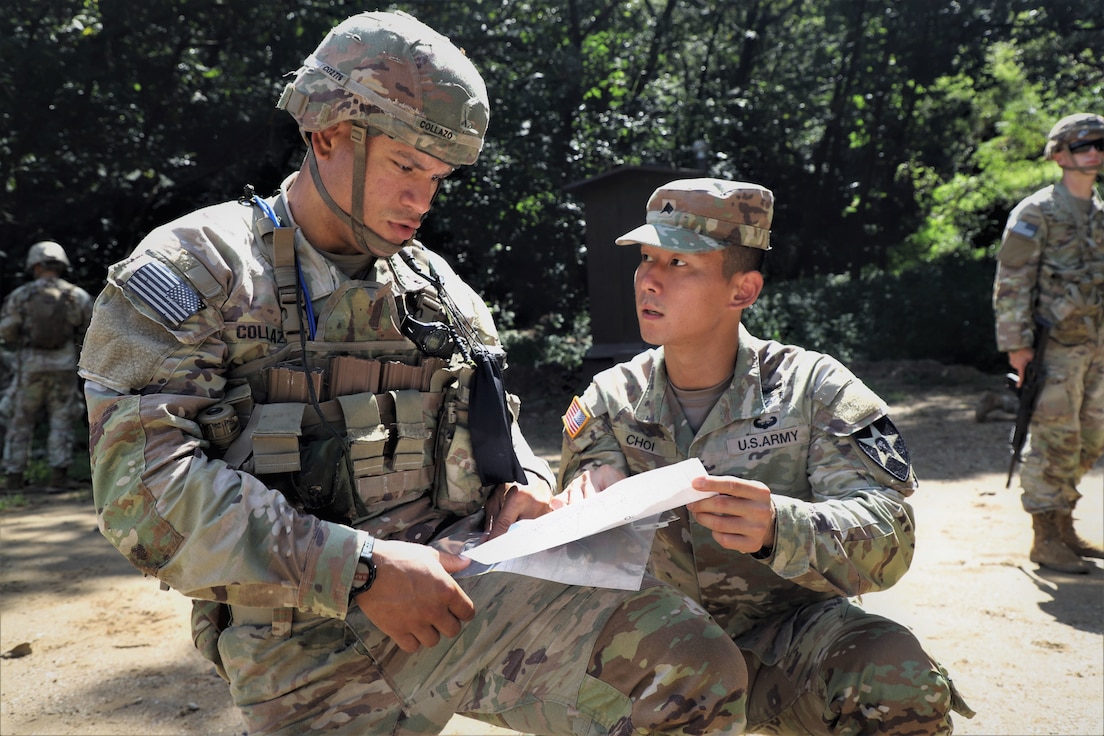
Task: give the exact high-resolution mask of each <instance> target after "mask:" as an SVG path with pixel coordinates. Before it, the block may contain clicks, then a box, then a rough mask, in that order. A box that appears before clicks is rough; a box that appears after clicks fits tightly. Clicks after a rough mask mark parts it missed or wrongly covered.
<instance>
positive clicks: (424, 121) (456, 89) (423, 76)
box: [276, 11, 490, 166]
mask: <svg viewBox="0 0 1104 736" xmlns="http://www.w3.org/2000/svg"><path fill="white" fill-rule="evenodd" d="M276 107H277V108H280V109H284V110H287V111H288V112H289V113H290V114H291V116H292V117H293V118H295V120H296V122H298V123H299V127H300V129H302V130H304V131H310V132H315V131H320V130H324V129H325V128H328V127H330V126H332V125H336V124H337V123H341V122H344V121H346V120H351V121H353V122H355V123H359V124H362V125H365V126H366V127H369V128H370V129H371V130H370V132H372V133H373V134H375V133H381V132H382V133H384V134H385V135H387V136H389V137H390V138H394V139H395V140H398V141H401V142H402V143H406V144H408V145H411V146H413V147H414V148H416V149H418V150H419V151H422V152H423V153H427V154H429V155H430V156H433V157H434V158H437V159H440V160H441V161H444V162H445V163H447V164H450V165H452V166H465V165H468V164H473V163H475V160H476V158H478V156H479V152H480V151H481V150H482V148H483V137H484V135H485V134H486V132H487V124H488V119H489V116H490V105H489V103H488V100H487V88H486V85H485V84H484V82H483V78H482V77H481V76H480V75H479V72H478V71H476V68H475V65H474V64H472V62H471V61H470V60H469V59H468V57H467V56H465V54H464V52H463V51H462V50H461V49H460V48H458V47H457V46H455V45H453V43H452V42H451V41H449V39H448V38H446V37H445V36H443V35H441V34H440V33H438V32H437V31H435V30H433V29H432V28H430V27H429V26H427V25H425V24H424V23H422V22H421V21H419V20H417V19H416V18H414V17H413V16H411V15H408V14H406V13H403V12H401V11H395V12H389V13H385V12H371V13H360V14H358V15H354V16H352V17H350V18H347V19H345V20H344V21H342V22H341V23H339V24H338V25H337V26H335V27H334V28H333V29H332V30H331V31H330V32H329V34H327V35H326V38H324V39H323V40H322V43H320V44H319V45H318V48H317V49H315V51H314V53H312V54H311V55H310V56H308V57H307V58H306V59H305V60H304V61H303V65H302V66H301V67H300V68H299V70H298V71H297V72H295V78H294V79H293V80H292V81H291V82H289V83H288V84H287V86H286V87H284V92H283V95H281V97H280V101H279V102H278V103H276Z"/></svg>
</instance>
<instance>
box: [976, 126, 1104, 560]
mask: <svg viewBox="0 0 1104 736" xmlns="http://www.w3.org/2000/svg"><path fill="white" fill-rule="evenodd" d="M1043 155H1044V157H1045V158H1046V159H1047V160H1050V161H1053V162H1054V163H1056V164H1057V165H1058V166H1059V168H1060V169H1061V172H1062V178H1061V181H1059V182H1058V183H1056V184H1054V185H1052V186H1048V187H1045V188H1043V189H1041V190H1039V191H1038V192H1035V193H1034V194H1032V195H1030V196H1028V197H1027V198H1025V199H1024V200H1023V201H1021V202H1020V203H1019V204H1018V205H1016V207H1015V208H1014V209H1013V210H1012V212H1011V214H1010V215H1009V217H1008V224H1007V225H1006V226H1005V229H1004V235H1003V237H1002V239H1001V246H1000V250H999V252H998V254H997V271H996V277H995V279H994V283H993V309H994V313H995V316H996V332H997V347H998V349H999V350H1001V352H1005V353H1007V354H1008V363H1009V365H1011V366H1012V368H1013V369H1014V370H1015V371H1016V373H1017V376H1018V378H1019V380H1020V381H1021V382H1022V380H1023V377H1024V374H1025V371H1026V369H1027V368H1028V366H1029V365H1031V364H1032V362H1033V361H1034V360H1035V355H1036V352H1037V351H1040V352H1042V354H1043V355H1044V356H1045V357H1044V358H1043V361H1042V365H1041V366H1037V368H1039V369H1040V371H1039V372H1040V373H1042V374H1045V376H1046V378H1045V382H1044V384H1043V388H1042V391H1041V392H1040V394H1039V396H1038V398H1037V400H1036V404H1035V410H1034V413H1033V415H1032V418H1031V424H1030V428H1029V434H1028V439H1027V446H1026V449H1025V451H1024V453H1023V465H1022V468H1021V470H1020V486H1021V489H1022V493H1021V496H1020V498H1021V501H1022V503H1023V507H1024V510H1025V511H1027V512H1028V513H1029V514H1031V518H1032V524H1033V527H1034V532H1035V535H1034V539H1033V542H1032V546H1031V551H1030V558H1031V560H1032V561H1033V562H1036V563H1038V564H1039V565H1041V566H1043V567H1047V568H1050V569H1054V570H1059V571H1062V572H1072V573H1084V572H1088V571H1089V570H1090V568H1091V567H1092V566H1091V565H1090V564H1089V563H1087V562H1086V561H1085V558H1098V559H1100V558H1104V549H1101V547H1100V546H1099V545H1097V544H1094V543H1092V542H1089V541H1086V540H1085V539H1082V538H1081V537H1080V536H1079V535H1078V534H1077V533H1076V532H1075V530H1074V527H1073V522H1074V519H1073V511H1074V509H1075V508H1076V506H1077V502H1078V500H1079V499H1080V498H1081V493H1080V491H1079V490H1078V485H1079V484H1080V482H1081V479H1082V478H1083V477H1084V475H1085V473H1086V472H1088V470H1089V468H1091V467H1092V466H1093V464H1094V463H1095V462H1096V461H1097V459H1099V458H1100V456H1101V454H1102V453H1104V200H1102V199H1101V195H1100V192H1099V191H1098V190H1097V188H1096V186H1095V182H1096V178H1097V176H1099V174H1100V171H1101V169H1102V168H1104V117H1101V116H1100V115H1098V114H1096V113H1077V114H1074V115H1068V116H1066V117H1064V118H1062V119H1061V120H1059V121H1058V122H1057V123H1056V124H1055V125H1054V126H1053V127H1052V128H1051V130H1050V134H1049V135H1048V136H1047V143H1046V147H1045V149H1044V151H1043ZM1042 325H1049V338H1048V339H1047V342H1046V345H1045V351H1044V350H1043V347H1044V346H1042V345H1040V344H1039V340H1040V338H1041V334H1044V333H1042V332H1041V330H1040V327H1041V326H1042Z"/></svg>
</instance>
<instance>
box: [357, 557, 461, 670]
mask: <svg viewBox="0 0 1104 736" xmlns="http://www.w3.org/2000/svg"><path fill="white" fill-rule="evenodd" d="M372 559H373V561H374V562H375V564H376V581H375V582H374V583H373V584H372V587H371V588H370V589H369V590H367V591H365V592H364V593H361V594H360V595H359V596H357V598H356V603H357V605H358V606H360V610H361V611H363V612H364V615H365V616H367V617H368V618H369V620H371V622H372V623H374V624H375V625H376V626H378V627H379V629H380V631H382V632H383V633H384V634H386V635H387V636H389V637H391V638H392V639H393V640H394V641H395V643H396V644H398V645H399V648H400V649H402V650H403V651H404V652H416V651H417V650H418V649H420V648H421V647H423V646H424V647H432V646H435V645H436V644H437V642H439V641H440V640H441V637H442V636H447V637H454V636H456V635H457V634H459V633H460V626H461V623H462V622H464V621H471V620H472V618H473V617H474V616H475V604H473V603H472V601H471V598H469V597H468V595H467V593H465V592H464V591H463V589H462V588H461V587H460V586H459V585H458V584H457V583H456V581H455V580H454V579H453V578H452V573H454V572H459V571H460V570H462V569H463V568H465V567H467V566H468V565H469V564H470V563H471V560H469V559H467V558H465V557H460V556H458V555H450V554H448V553H447V552H441V551H439V550H436V549H434V548H432V547H427V546H425V545H422V544H412V543H410V542H398V541H394V540H385V539H380V540H376V545H375V549H374V550H373V553H372Z"/></svg>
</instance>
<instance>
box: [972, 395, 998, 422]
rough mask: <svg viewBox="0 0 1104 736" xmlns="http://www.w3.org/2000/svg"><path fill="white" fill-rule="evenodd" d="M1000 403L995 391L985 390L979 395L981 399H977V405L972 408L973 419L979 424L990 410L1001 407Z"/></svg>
mask: <svg viewBox="0 0 1104 736" xmlns="http://www.w3.org/2000/svg"><path fill="white" fill-rule="evenodd" d="M1001 405H1002V402H1001V398H1000V396H998V395H997V394H996V392H995V391H986V392H985V393H983V394H982V395H981V399H979V400H978V404H977V407H976V408H975V409H974V421H975V422H977V423H978V424H981V423H982V422H984V421H985V419H986V417H988V416H989V413H990V412H992V411H993V410H995V409H999V408H1001Z"/></svg>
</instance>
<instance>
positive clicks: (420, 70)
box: [81, 13, 746, 734]
mask: <svg viewBox="0 0 1104 736" xmlns="http://www.w3.org/2000/svg"><path fill="white" fill-rule="evenodd" d="M279 105H280V107H282V108H283V109H286V110H287V111H288V112H289V113H290V114H291V115H292V116H293V117H294V118H295V119H296V120H297V121H298V122H299V124H300V127H301V130H302V134H303V138H304V140H305V141H306V143H307V155H306V157H305V159H304V161H303V164H302V166H301V167H300V169H299V170H298V171H297V172H294V173H292V174H291V175H290V176H289V177H288V178H287V179H286V180H285V181H284V182H283V183H282V184H281V186H280V188H279V191H278V193H277V194H275V195H274V196H272V197H268V198H261V197H258V196H254V195H252V193H251V192H247V196H245V197H244V198H243V199H242V201H239V202H227V203H224V204H220V205H215V206H213V207H209V208H206V209H204V210H201V211H199V212H196V213H192V214H190V215H186V216H184V217H182V218H180V219H179V220H177V221H175V222H172V223H169V224H167V225H165V226H163V227H161V228H158V229H156V230H154V231H153V232H152V233H150V235H149V236H148V237H147V238H146V239H145V240H143V242H142V243H140V244H139V246H138V248H137V249H136V250H135V252H134V253H133V254H132V255H131V256H130V257H128V258H127V259H125V260H123V261H122V262H120V263H118V264H115V265H114V266H112V267H111V268H110V269H109V272H108V284H107V287H106V288H105V290H104V292H103V293H102V294H101V296H100V298H99V299H98V301H97V306H96V312H95V316H94V318H93V321H92V327H91V329H90V333H91V337H90V339H89V340H88V341H87V342H86V347H85V349H84V351H83V353H82V356H81V373H82V375H83V376H84V377H85V378H86V379H87V390H86V394H87V397H88V403H89V417H90V421H91V424H92V426H93V428H94V431H93V432H92V435H93V442H92V447H91V454H92V466H93V489H94V493H95V500H96V508H97V511H98V513H99V518H100V529H101V530H102V532H103V534H104V535H105V536H106V537H107V538H108V539H109V540H110V541H111V542H112V543H113V544H114V545H115V546H116V547H118V549H119V550H120V551H121V552H122V553H123V554H124V555H125V556H126V557H127V558H128V559H129V560H130V561H131V562H132V563H133V564H134V565H135V566H136V567H137V568H139V569H140V570H142V571H143V572H145V573H147V574H149V575H154V576H156V577H158V578H159V579H160V580H161V581H162V582H163V583H165V584H166V585H168V586H169V587H171V588H174V589H176V590H177V591H179V592H180V593H182V594H184V595H186V596H188V597H190V598H192V599H193V600H194V604H193V616H192V633H193V637H194V641H195V643H196V646H197V648H199V650H200V652H201V653H202V654H203V655H204V656H206V657H208V658H209V659H210V660H211V661H212V662H213V663H214V664H215V666H216V668H217V669H218V671H219V673H220V674H221V675H222V676H223V677H224V678H225V679H226V680H227V681H228V682H229V683H230V684H231V691H232V693H233V696H234V700H235V703H236V704H237V705H238V707H239V709H240V710H241V713H242V716H243V718H244V720H245V724H246V726H247V730H248V731H249V732H250V733H271V732H281V733H300V732H305V731H307V730H310V731H328V732H332V733H349V734H363V733H398V732H402V733H438V732H440V731H441V730H442V729H443V728H444V727H445V726H446V724H447V723H448V721H449V719H450V718H451V716H452V715H453V714H454V713H457V712H460V713H464V714H466V715H469V716H472V717H475V718H483V719H486V720H489V721H492V722H494V723H496V724H499V725H513V726H515V727H516V728H518V729H520V730H525V731H528V732H531V733H565V734H566V733H578V732H589V733H625V734H628V733H637V732H657V733H687V734H688V733H703V732H709V733H734V732H738V731H740V730H742V728H743V725H744V695H745V689H744V685H745V675H746V670H745V667H744V664H743V661H742V659H741V657H740V655H739V651H738V650H737V649H736V648H735V646H728V645H729V644H730V642H728V640H727V639H725V638H724V636H723V632H721V631H720V629H719V627H717V625H716V624H715V623H714V622H713V621H712V620H711V619H709V618H708V617H707V616H705V615H704V613H703V612H702V611H701V610H700V608H698V607H697V606H696V605H694V604H693V603H692V602H690V601H688V600H686V599H684V598H683V597H682V596H681V595H680V594H679V593H678V592H677V591H675V590H674V589H672V588H670V587H668V586H665V585H660V584H658V583H656V581H654V580H650V581H649V584H648V585H647V586H645V587H644V588H643V589H642V590H639V591H629V590H612V589H594V588H585V587H580V586H572V585H563V584H560V583H552V582H550V581H548V580H544V579H538V578H533V577H521V576H517V575H513V574H510V573H491V574H486V575H466V576H457V577H454V574H456V573H460V572H461V571H463V570H464V569H465V568H467V566H468V563H469V560H468V559H467V558H464V557H461V556H459V555H456V554H450V553H449V552H448V551H446V550H459V549H462V545H463V544H464V543H466V542H467V541H469V540H471V539H479V538H481V537H482V536H483V535H484V533H486V532H487V531H492V532H497V531H501V530H502V529H504V528H505V527H507V526H509V524H510V523H511V522H512V521H515V520H517V519H519V518H521V517H522V516H523V515H532V514H534V513H536V512H538V511H540V510H542V509H543V508H544V506H545V505H546V504H547V501H548V498H549V497H550V495H551V488H550V484H551V482H552V480H553V478H552V475H551V472H550V470H549V467H548V465H547V463H545V462H544V461H543V460H541V459H540V458H538V457H536V456H535V455H534V453H533V452H532V450H531V449H530V448H529V446H528V445H527V443H526V442H525V440H524V438H523V437H522V435H521V432H520V430H519V429H518V426H517V417H518V412H519V405H518V401H517V399H516V397H514V396H511V395H504V394H503V393H502V391H501V389H500V388H498V387H497V386H496V384H495V380H496V379H497V378H498V377H499V376H497V375H496V374H495V371H497V370H498V364H499V361H500V360H501V359H502V358H503V350H502V346H501V344H500V342H499V339H498V333H497V330H496V328H495V325H494V322H493V320H492V319H491V315H490V312H489V310H488V309H487V308H486V306H485V304H484V303H483V301H482V299H480V297H479V296H478V295H477V294H476V293H475V292H474V291H472V289H471V288H470V287H468V286H467V284H465V283H464V282H463V281H462V280H461V279H460V278H459V277H458V276H457V275H456V274H455V272H454V271H453V270H452V268H451V267H450V266H449V264H448V263H447V262H446V261H445V260H444V259H443V258H441V257H440V256H438V255H437V254H435V253H433V252H432V251H430V250H429V249H427V248H426V247H425V246H423V245H422V244H421V243H420V242H419V241H418V240H417V239H416V238H415V237H414V236H415V233H416V231H417V229H418V227H419V225H420V224H421V221H422V218H423V217H425V215H426V214H427V213H428V211H429V209H430V206H431V204H432V202H433V199H434V196H435V195H436V193H437V189H438V187H439V186H440V182H441V180H442V179H443V178H444V177H446V176H447V175H448V174H450V173H451V172H452V171H453V169H454V168H455V167H457V166H462V165H467V164H471V163H473V162H474V161H475V160H476V157H477V156H478V155H479V152H480V149H481V148H482V145H483V136H484V134H485V133H486V129H487V121H488V102H487V93H486V90H485V88H484V84H483V80H482V79H481V77H480V76H479V74H478V72H477V71H476V69H475V66H474V65H473V64H472V62H471V61H469V60H468V59H467V57H466V56H465V55H464V54H463V53H462V52H461V51H460V50H459V49H458V48H457V47H456V46H454V45H453V44H452V43H451V42H450V41H449V40H448V39H447V38H445V37H444V36H442V35H441V34H439V33H437V32H436V31H433V30H432V29H430V28H429V27H427V26H425V25H424V24H422V23H420V22H419V21H417V20H415V19H414V18H412V17H410V16H409V15H406V14H403V13H362V14H360V15H356V16H353V17H351V18H349V19H347V20H345V21H344V22H342V23H340V24H339V25H337V26H336V27H335V28H334V29H333V30H332V31H331V32H330V34H329V35H328V36H326V38H325V40H323V42H322V43H321V44H320V45H319V47H318V48H317V49H316V50H315V51H314V53H313V54H311V55H310V56H309V57H307V59H306V60H305V61H304V62H303V65H302V67H301V68H300V69H299V71H298V72H297V73H296V75H295V78H294V79H293V80H292V81H291V82H290V83H289V84H288V85H287V88H286V89H285V90H284V94H283V96H282V97H281V99H280V102H279ZM485 379H487V380H485ZM488 380H489V381H490V382H489V383H488ZM488 400H489V401H488ZM490 518H494V519H495V522H494V524H493V525H489V524H488V520H489V519H490ZM488 526H493V528H492V529H488V528H487V527H488ZM671 641H679V642H680V646H679V647H678V648H677V649H675V650H672V649H671V647H670V642H671ZM664 661H667V662H669V663H670V664H671V665H672V667H671V668H665V667H663V666H662V665H660V664H659V663H661V662H664ZM671 671H674V672H677V673H678V674H676V675H673V676H672V675H670V674H669V673H670V672H671Z"/></svg>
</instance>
